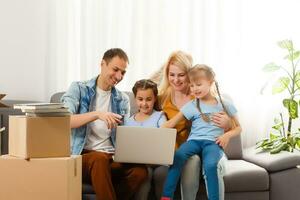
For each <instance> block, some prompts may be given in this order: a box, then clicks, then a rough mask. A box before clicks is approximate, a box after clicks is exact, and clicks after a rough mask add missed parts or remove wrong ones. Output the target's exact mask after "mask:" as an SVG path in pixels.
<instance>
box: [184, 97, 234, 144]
mask: <svg viewBox="0 0 300 200" xmlns="http://www.w3.org/2000/svg"><path fill="white" fill-rule="evenodd" d="M217 101H218V103H217V104H216V105H209V104H205V103H202V102H201V100H200V107H201V111H202V113H203V114H206V115H207V116H208V117H209V118H210V117H211V116H212V114H214V113H217V112H221V111H223V108H222V104H221V103H220V101H219V100H217ZM223 102H224V105H225V107H226V109H227V111H228V112H229V115H230V116H233V115H235V114H236V113H237V110H236V108H235V107H234V106H233V105H232V104H230V103H228V102H225V101H223ZM180 112H182V114H183V115H184V116H185V118H186V119H188V120H191V121H192V127H191V132H190V135H189V137H188V139H187V140H202V139H204V140H212V141H215V140H216V138H217V137H218V136H220V135H222V134H224V129H222V128H220V127H218V126H217V125H215V124H214V123H213V122H211V121H209V122H205V121H204V120H203V119H202V117H201V115H200V112H199V110H198V108H197V104H196V99H193V100H191V101H189V102H188V103H187V104H185V105H184V106H183V107H182V108H181V109H180Z"/></svg>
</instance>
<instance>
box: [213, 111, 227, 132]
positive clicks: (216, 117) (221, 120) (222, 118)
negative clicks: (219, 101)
mask: <svg viewBox="0 0 300 200" xmlns="http://www.w3.org/2000/svg"><path fill="white" fill-rule="evenodd" d="M211 121H212V122H213V123H214V124H216V125H217V126H218V127H220V128H222V129H224V130H225V132H226V131H227V130H229V129H231V126H232V124H231V118H230V117H229V116H228V115H227V114H226V113H225V112H224V111H222V112H218V113H214V114H213V115H212V117H211Z"/></svg>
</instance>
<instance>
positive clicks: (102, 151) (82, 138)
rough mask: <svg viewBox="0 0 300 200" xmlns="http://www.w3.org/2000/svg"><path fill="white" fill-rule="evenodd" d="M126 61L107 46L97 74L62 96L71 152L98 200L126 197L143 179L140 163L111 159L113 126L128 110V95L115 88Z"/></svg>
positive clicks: (121, 55) (130, 195) (143, 172)
mask: <svg viewBox="0 0 300 200" xmlns="http://www.w3.org/2000/svg"><path fill="white" fill-rule="evenodd" d="M127 64H128V57H127V55H126V53H125V52H124V51H123V50H122V49H118V48H115V49H109V50H108V51H106V52H105V53H104V55H103V58H102V61H101V64H100V67H101V72H100V74H99V76H97V77H95V78H93V79H91V80H89V81H86V82H74V83H72V84H71V86H70V88H69V90H68V91H67V92H66V93H65V95H64V96H63V97H62V101H63V102H64V104H65V105H66V106H68V107H69V111H70V112H71V113H72V115H71V128H72V141H71V149H72V154H75V155H78V154H82V175H83V181H89V182H91V183H92V185H93V188H94V190H95V193H96V196H97V199H100V200H115V199H130V198H132V196H133V194H134V193H135V192H136V191H137V189H138V187H139V186H140V184H141V183H142V182H143V181H144V180H145V179H146V178H147V171H146V168H145V167H144V166H142V165H135V164H122V163H116V162H114V161H113V159H112V156H113V154H114V140H115V127H116V126H117V124H119V123H121V121H122V117H124V116H128V115H129V110H130V106H129V105H130V104H129V99H128V97H127V96H126V95H125V94H123V93H121V92H120V91H119V90H117V89H116V88H115V85H116V84H118V83H119V82H120V81H121V80H122V79H123V77H124V75H125V72H126V68H127Z"/></svg>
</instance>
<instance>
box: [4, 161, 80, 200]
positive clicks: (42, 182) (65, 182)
mask: <svg viewBox="0 0 300 200" xmlns="http://www.w3.org/2000/svg"><path fill="white" fill-rule="evenodd" d="M81 162H82V158H81V156H80V155H79V156H72V157H60V158H34V159H30V160H29V161H27V160H24V159H22V158H17V157H12V156H8V155H4V156H1V157H0V177H1V181H0V199H3V200H20V199H22V200H81V196H82V194H81V193H82V190H81V188H82V178H81V167H82V165H81Z"/></svg>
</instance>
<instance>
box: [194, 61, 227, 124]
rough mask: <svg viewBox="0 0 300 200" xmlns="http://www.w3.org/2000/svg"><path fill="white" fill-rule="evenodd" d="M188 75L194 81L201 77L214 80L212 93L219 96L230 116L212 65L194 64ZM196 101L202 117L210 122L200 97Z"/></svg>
mask: <svg viewBox="0 0 300 200" xmlns="http://www.w3.org/2000/svg"><path fill="white" fill-rule="evenodd" d="M188 76H189V79H190V80H191V81H192V82H194V81H197V80H198V79H199V78H206V79H208V80H210V81H212V82H213V83H214V85H212V88H211V91H212V95H214V96H218V97H219V99H220V103H221V105H222V107H223V110H224V112H225V113H226V114H227V115H228V116H230V115H229V112H228V110H227V108H226V106H225V104H224V102H223V99H222V97H221V94H220V91H219V85H218V82H217V81H216V80H215V76H216V75H215V72H214V71H213V69H212V68H211V67H209V66H207V65H204V64H197V65H195V66H193V67H192V68H190V70H189V71H188ZM196 103H197V108H198V110H199V112H200V114H201V117H202V119H203V120H204V121H206V122H208V121H209V118H208V116H206V115H205V114H203V113H202V110H201V107H200V102H199V99H196Z"/></svg>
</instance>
